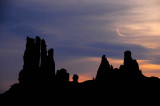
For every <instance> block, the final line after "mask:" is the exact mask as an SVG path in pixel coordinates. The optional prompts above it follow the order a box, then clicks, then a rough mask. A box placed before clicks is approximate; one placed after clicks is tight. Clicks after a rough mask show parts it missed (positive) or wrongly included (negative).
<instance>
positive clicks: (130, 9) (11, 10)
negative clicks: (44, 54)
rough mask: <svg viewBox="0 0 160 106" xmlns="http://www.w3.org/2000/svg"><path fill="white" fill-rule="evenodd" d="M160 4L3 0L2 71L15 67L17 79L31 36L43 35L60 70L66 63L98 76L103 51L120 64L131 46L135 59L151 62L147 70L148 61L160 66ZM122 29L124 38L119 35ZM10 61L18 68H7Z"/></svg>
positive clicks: (70, 68)
mask: <svg viewBox="0 0 160 106" xmlns="http://www.w3.org/2000/svg"><path fill="white" fill-rule="evenodd" d="M158 3H159V1H158V0H127V1H126V0H118V1H117V0H60V1H58V0H45V1H44V0H9V1H5V2H3V3H0V4H3V5H2V6H1V8H0V9H1V11H0V15H1V17H0V18H1V19H0V29H1V32H0V35H1V39H0V53H1V54H0V60H3V61H1V62H0V67H1V70H2V69H3V70H2V71H0V75H1V76H3V78H6V79H7V78H8V73H9V72H10V70H14V71H12V72H13V73H14V72H15V73H16V74H12V75H13V76H12V80H13V79H17V75H18V71H19V69H18V71H17V67H19V66H21V65H22V64H23V63H22V56H23V51H24V49H25V39H26V36H31V37H35V36H37V35H39V36H40V37H42V38H44V39H46V41H47V45H48V48H50V47H53V48H54V49H55V60H56V66H57V69H59V68H61V67H64V68H66V69H67V70H68V71H69V72H70V73H71V75H72V74H73V73H77V74H80V75H81V76H82V75H83V76H85V75H89V74H88V73H91V75H94V74H92V73H96V71H97V67H98V65H99V62H98V60H100V57H101V55H103V54H106V56H107V57H108V59H109V61H111V64H113V65H115V66H118V64H120V62H121V61H122V60H123V52H124V51H125V50H131V51H132V52H133V53H132V54H133V57H134V58H135V59H139V60H148V61H147V63H145V64H144V63H143V64H142V63H140V64H141V65H142V68H143V69H142V70H147V69H146V68H144V66H145V65H147V64H148V67H149V66H151V65H152V66H155V64H156V66H157V65H158V64H160V61H159V59H158V58H159V55H160V54H159V52H160V51H159V47H160V45H159V41H160V30H159V26H160V20H159V17H160V13H159V4H158ZM117 28H118V29H119V33H121V34H123V35H124V36H123V37H121V36H119V35H118V34H117ZM8 57H9V58H11V59H12V60H11V61H9V59H8ZM15 60H17V61H16V62H15ZM95 60H96V61H95ZM81 61H83V62H81ZM116 62H119V63H116ZM7 63H8V64H14V66H13V65H12V66H10V68H8V67H7V68H5V67H4V66H5V65H7ZM82 65H83V67H80V66H82ZM156 66H155V67H156ZM20 68H21V67H20ZM158 68H159V67H157V69H158ZM149 69H150V70H152V69H151V68H148V70H149ZM157 69H156V70H157ZM92 70H94V71H92ZM153 70H154V68H153ZM154 71H155V70H154ZM154 71H152V72H154ZM147 72H148V71H147ZM156 73H158V71H157V72H156ZM148 75H149V74H148ZM152 75H153V74H152ZM155 75H158V76H159V74H155ZM83 78H84V77H83ZM85 78H86V76H85ZM88 78H89V77H88ZM0 89H1V88H0Z"/></svg>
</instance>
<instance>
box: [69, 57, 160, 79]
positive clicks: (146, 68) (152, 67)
mask: <svg viewBox="0 0 160 106" xmlns="http://www.w3.org/2000/svg"><path fill="white" fill-rule="evenodd" d="M107 60H108V61H109V64H110V65H113V66H114V68H119V66H120V65H122V64H123V60H122V59H115V58H107ZM79 61H81V62H82V61H83V62H85V61H87V62H96V63H98V64H100V62H101V58H99V57H87V58H83V59H80V60H79ZM137 62H138V64H139V67H140V70H142V73H143V74H144V75H145V76H147V77H151V76H155V77H159V76H160V74H156V73H154V72H153V73H152V71H158V70H159V69H160V65H156V64H151V63H150V61H149V60H137ZM93 70H94V72H97V70H98V68H96V69H95V67H93ZM95 76H96V73H84V74H80V75H79V82H84V81H87V80H92V79H93V78H95ZM70 79H71V81H72V78H70Z"/></svg>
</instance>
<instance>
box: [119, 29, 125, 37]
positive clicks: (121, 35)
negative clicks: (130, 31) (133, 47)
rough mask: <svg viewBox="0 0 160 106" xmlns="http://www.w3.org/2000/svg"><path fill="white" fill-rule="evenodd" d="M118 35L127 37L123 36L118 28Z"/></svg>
mask: <svg viewBox="0 0 160 106" xmlns="http://www.w3.org/2000/svg"><path fill="white" fill-rule="evenodd" d="M117 34H118V35H119V36H120V37H124V36H125V35H123V34H121V33H120V31H119V29H118V28H117Z"/></svg>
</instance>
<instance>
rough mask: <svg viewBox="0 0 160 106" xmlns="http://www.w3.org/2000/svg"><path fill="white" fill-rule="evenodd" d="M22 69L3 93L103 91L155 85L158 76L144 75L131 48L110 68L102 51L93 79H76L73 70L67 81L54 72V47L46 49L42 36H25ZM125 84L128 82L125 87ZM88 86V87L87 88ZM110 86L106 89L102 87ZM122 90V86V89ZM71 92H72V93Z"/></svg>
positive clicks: (63, 71) (64, 73) (63, 74)
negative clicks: (16, 81) (122, 61)
mask: <svg viewBox="0 0 160 106" xmlns="http://www.w3.org/2000/svg"><path fill="white" fill-rule="evenodd" d="M23 61H24V65H23V69H22V70H21V71H20V73H19V79H18V80H19V83H17V84H14V85H12V86H11V88H10V89H9V90H8V91H6V92H5V93H3V94H2V95H1V96H3V97H25V96H26V95H27V96H28V95H30V96H32V95H34V96H35V95H36V97H37V96H38V95H55V96H58V95H62V96H63V97H67V95H69V93H72V92H73V91H74V93H75V94H77V92H80V91H82V90H83V91H86V90H87V91H90V92H91V91H92V90H93V91H94V92H100V90H98V91H95V90H94V89H99V88H100V89H101V91H103V90H102V88H105V90H104V91H103V93H104V92H108V91H111V90H113V89H114V90H115V89H116V90H115V91H117V89H118V88H119V89H120V87H121V88H126V87H127V88H128V89H133V87H148V86H150V87H154V88H155V87H158V85H159V84H160V79H159V78H157V77H146V76H144V75H143V74H142V72H141V70H139V65H138V63H137V61H136V60H135V59H132V56H131V51H128V50H127V51H125V52H124V63H123V65H121V66H120V67H119V68H113V66H112V65H110V64H109V62H108V60H107V58H106V56H105V55H103V56H102V60H101V63H100V66H99V68H98V71H97V75H96V78H95V79H93V80H88V81H84V82H82V83H79V82H78V78H79V76H78V75H76V74H74V76H73V82H70V81H69V73H68V72H67V70H66V69H64V68H62V69H60V70H57V71H56V72H55V62H54V49H52V48H51V49H49V50H48V51H47V45H46V43H45V40H44V39H42V40H41V39H40V37H38V36H37V37H36V38H35V39H33V38H30V37H27V43H26V50H25V52H24V56H23ZM129 86H131V87H130V88H129ZM88 89H89V90H88ZM106 89H110V90H106ZM123 90H124V89H123ZM74 96H75V95H74Z"/></svg>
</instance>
